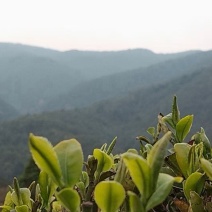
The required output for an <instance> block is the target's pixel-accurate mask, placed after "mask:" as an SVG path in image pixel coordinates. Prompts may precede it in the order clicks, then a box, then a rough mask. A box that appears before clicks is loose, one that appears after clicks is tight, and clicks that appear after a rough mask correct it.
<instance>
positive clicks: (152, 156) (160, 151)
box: [147, 131, 172, 191]
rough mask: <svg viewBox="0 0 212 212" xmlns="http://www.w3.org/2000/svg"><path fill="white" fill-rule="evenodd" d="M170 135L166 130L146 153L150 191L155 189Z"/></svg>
mask: <svg viewBox="0 0 212 212" xmlns="http://www.w3.org/2000/svg"><path fill="white" fill-rule="evenodd" d="M171 135H172V133H171V132H170V131H168V132H167V133H166V134H165V135H164V136H163V137H162V138H161V139H160V140H158V141H157V142H156V143H155V145H154V146H153V147H152V149H151V150H150V152H149V154H148V155H147V163H148V165H149V167H150V170H151V171H150V173H151V174H150V176H149V177H150V178H151V184H152V191H153V190H154V189H155V186H156V183H157V179H158V175H159V172H160V169H161V167H162V165H163V163H164V157H165V154H166V147H167V145H168V142H169V141H170V139H171Z"/></svg>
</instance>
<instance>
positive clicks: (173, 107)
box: [172, 96, 180, 125]
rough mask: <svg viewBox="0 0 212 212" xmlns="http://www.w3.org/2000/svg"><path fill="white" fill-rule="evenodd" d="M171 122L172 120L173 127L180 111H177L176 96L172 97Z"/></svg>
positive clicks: (178, 118)
mask: <svg viewBox="0 0 212 212" xmlns="http://www.w3.org/2000/svg"><path fill="white" fill-rule="evenodd" d="M172 120H173V123H174V125H176V124H177V123H178V121H179V120H180V111H179V109H178V105H177V97H176V96H174V98H173V105H172Z"/></svg>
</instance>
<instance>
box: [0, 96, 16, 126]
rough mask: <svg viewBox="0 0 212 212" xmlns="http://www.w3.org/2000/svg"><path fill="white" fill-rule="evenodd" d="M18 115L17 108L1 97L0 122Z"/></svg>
mask: <svg viewBox="0 0 212 212" xmlns="http://www.w3.org/2000/svg"><path fill="white" fill-rule="evenodd" d="M18 115H19V114H18V112H17V111H16V110H15V108H13V107H12V106H11V105H9V104H7V103H6V102H5V101H4V100H2V99H1V98H0V122H1V121H3V120H8V119H13V118H16V117H17V116H18Z"/></svg>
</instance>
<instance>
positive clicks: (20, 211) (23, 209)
mask: <svg viewBox="0 0 212 212" xmlns="http://www.w3.org/2000/svg"><path fill="white" fill-rule="evenodd" d="M15 211H17V212H29V211H30V210H29V208H28V206H27V205H21V206H16V207H15Z"/></svg>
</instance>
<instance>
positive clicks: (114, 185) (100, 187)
mask: <svg viewBox="0 0 212 212" xmlns="http://www.w3.org/2000/svg"><path fill="white" fill-rule="evenodd" d="M94 199H95V201H96V203H97V205H98V206H99V208H100V209H101V211H102V212H115V211H117V210H118V208H119V207H120V206H121V204H122V203H123V201H124V199H125V190H124V188H123V186H122V185H121V184H120V183H118V182H115V181H103V182H100V183H98V184H97V186H96V188H95V191H94Z"/></svg>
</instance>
